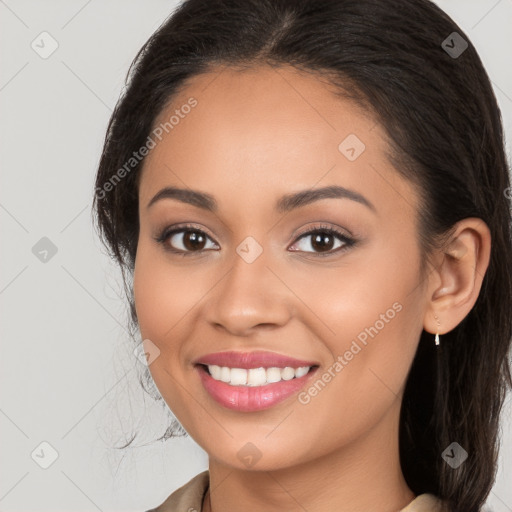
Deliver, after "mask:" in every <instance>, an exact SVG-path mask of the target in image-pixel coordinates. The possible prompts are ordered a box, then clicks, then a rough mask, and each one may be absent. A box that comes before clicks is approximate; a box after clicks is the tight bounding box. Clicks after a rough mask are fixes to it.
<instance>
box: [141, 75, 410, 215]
mask: <svg viewBox="0 0 512 512" xmlns="http://www.w3.org/2000/svg"><path fill="white" fill-rule="evenodd" d="M191 98H192V99H193V100H195V102H196V104H195V106H194V107H193V108H189V107H188V106H187V105H189V104H191V102H190V99H191ZM171 118H173V119H172V123H169V121H170V120H171ZM165 123H167V130H163V132H162V135H161V140H157V141H156V142H157V143H156V145H155V147H154V148H153V149H152V150H151V151H150V153H149V155H148V156H147V157H146V160H145V163H144V170H143V173H142V177H141V184H140V198H141V203H143V202H144V201H145V202H147V201H149V200H150V198H151V197H152V196H153V195H154V194H155V193H156V192H157V191H158V190H159V189H160V188H162V187H165V186H168V185H175V186H179V187H184V188H187V187H188V188H192V189H195V190H198V189H199V190H203V191H207V192H208V193H210V194H212V195H214V196H215V197H219V198H220V201H219V202H220V203H222V201H223V200H225V201H228V200H229V202H231V203H233V202H234V201H235V200H236V198H243V201H242V202H243V204H244V205H245V206H246V207H247V206H248V205H250V204H252V203H254V204H255V205H256V204H257V205H258V206H261V203H262V200H264V199H267V200H268V201H269V205H270V204H272V206H273V205H274V202H275V198H276V197H277V196H281V195H282V194H284V193H289V192H292V191H294V190H303V189H305V188H312V187H314V186H315V185H316V184H318V186H320V185H321V186H327V185H341V186H346V187H351V188H354V189H357V190H359V191H363V190H364V191H365V195H366V196H370V197H372V196H373V197H375V198H376V200H377V201H379V200H380V201H381V202H382V200H383V199H384V200H385V199H386V198H387V199H388V200H389V201H395V202H396V199H397V198H400V197H402V198H403V197H404V196H403V194H405V195H406V196H411V195H412V193H413V192H412V189H411V185H410V184H409V183H407V182H405V181H404V180H403V179H402V178H400V177H399V175H398V174H397V173H396V171H395V170H394V169H393V168H392V166H391V164H390V163H389V162H388V160H387V158H386V156H385V152H386V151H387V144H386V139H385V133H384V131H383V129H382V128H381V126H380V125H379V124H378V123H376V122H375V120H374V119H373V118H372V117H371V116H369V115H368V114H367V113H366V112H364V111H363V110H362V109H360V108H359V107H358V106H357V105H356V104H355V103H353V102H352V101H349V100H347V99H343V98H341V97H339V96H336V95H335V94H334V87H333V86H332V85H330V84H329V83H328V82H327V81H326V80H325V79H322V77H321V76H320V75H313V74H310V73H305V72H301V71H298V70H296V69H294V68H291V67H280V68H270V67H258V68H251V69H248V70H243V71H240V70H236V69H233V68H226V67H224V68H218V69H216V70H215V71H213V72H208V73H205V74H201V75H197V76H194V77H192V78H191V79H190V80H189V81H188V82H187V84H186V85H185V86H184V87H183V88H182V89H181V90H180V92H179V93H178V94H177V95H176V96H175V97H174V98H173V99H172V100H171V102H170V103H169V105H168V106H167V107H166V108H165V109H164V110H163V111H162V112H161V114H160V116H159V117H158V118H157V120H156V121H155V124H154V127H162V126H165ZM384 183H387V184H388V185H387V187H385V186H384V187H383V184H384ZM386 188H387V189H388V190H385V189H386ZM377 196H378V197H379V198H378V199H377ZM372 202H374V201H373V200H372ZM410 202H411V201H409V203H410ZM221 207H222V204H221Z"/></svg>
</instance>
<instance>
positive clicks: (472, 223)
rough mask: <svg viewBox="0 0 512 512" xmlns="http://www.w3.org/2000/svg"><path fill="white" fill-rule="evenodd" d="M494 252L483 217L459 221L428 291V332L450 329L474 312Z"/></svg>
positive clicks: (426, 313)
mask: <svg viewBox="0 0 512 512" xmlns="http://www.w3.org/2000/svg"><path fill="white" fill-rule="evenodd" d="M490 251H491V234H490V231H489V228H488V226H487V224H486V223H485V222H484V221H483V220H482V219H479V218H476V217H471V218H467V219H463V220H461V221H459V222H458V223H457V225H456V229H455V230H454V232H453V234H452V236H451V238H450V240H449V241H448V243H447V244H446V245H445V246H444V247H443V248H442V249H439V252H440V254H439V256H440V257H439V261H440V263H439V264H438V265H437V268H436V269H435V271H434V272H433V277H435V279H431V282H432V286H431V287H429V289H428V292H427V293H428V294H429V296H428V297H427V300H428V305H427V308H426V311H425V318H424V329H425V330H426V331H427V332H430V333H433V334H436V333H439V334H443V333H446V332H449V331H451V330H453V329H454V328H455V327H456V326H457V325H458V324H459V323H460V322H461V321H462V320H463V319H464V318H465V317H466V316H467V314H468V313H469V312H470V311H471V309H472V308H473V306H474V305H475V302H476V300H477V298H478V295H479V293H480V290H481V287H482V282H483V279H484V275H485V272H486V271H487V268H488V265H489V259H490ZM436 316H437V319H436V318H435V317H436Z"/></svg>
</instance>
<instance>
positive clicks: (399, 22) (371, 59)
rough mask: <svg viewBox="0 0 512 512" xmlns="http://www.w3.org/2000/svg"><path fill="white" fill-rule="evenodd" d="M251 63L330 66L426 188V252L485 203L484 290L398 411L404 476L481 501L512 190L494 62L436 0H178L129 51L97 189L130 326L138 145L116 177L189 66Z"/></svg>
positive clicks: (494, 400)
mask: <svg viewBox="0 0 512 512" xmlns="http://www.w3.org/2000/svg"><path fill="white" fill-rule="evenodd" d="M454 33H455V34H454ZM260 64H265V65H271V66H275V67H278V66H282V65H291V66H294V67H296V68H297V69H301V70H305V71H308V72H311V73H313V74H315V75H316V76H318V77H319V78H320V77H321V78H322V79H325V78H327V79H328V80H329V81H330V83H332V84H334V85H335V86H336V90H337V92H338V93H339V94H340V96H343V97H345V98H350V99H351V100H352V101H354V102H357V104H359V105H360V106H361V107H363V108H364V109H366V110H367V111H368V112H369V113H371V114H372V115H373V116H374V118H375V119H376V120H377V121H378V122H379V123H380V124H381V125H382V127H383V128H384V130H385V133H386V136H387V137H388V141H387V142H388V147H389V148H390V154H389V155H388V156H389V158H390V161H391V162H392V163H393V165H394V166H395V168H396V170H397V172H398V173H400V175H401V176H402V177H403V178H405V179H408V180H410V182H412V183H414V184H415V185H416V186H417V189H418V190H419V191H420V196H421V201H420V203H421V204H420V207H419V219H420V228H419V233H418V236H419V240H420V242H421V248H422V256H423V257H424V259H423V260H422V261H426V259H427V257H428V255H429V254H430V253H431V251H432V249H433V248H435V247H437V245H436V244H437V241H438V240H439V239H440V238H439V237H440V236H441V237H442V235H443V234H446V233H449V231H450V229H451V228H453V226H454V224H455V223H456V222H458V221H459V220H461V219H464V218H467V217H479V218H481V219H482V220H483V221H484V222H485V223H486V224H487V225H488V227H489V229H490V232H491V237H492V244H491V245H492V247H491V256H490V262H489V266H488V269H487V272H486V274H485V276H484V279H483V283H482V288H481V291H480V294H479V296H478V299H477V301H476V303H475V305H474V306H473V308H472V309H471V311H470V312H469V313H468V314H467V316H466V317H465V318H464V320H463V321H462V322H461V323H460V324H459V325H458V326H457V327H456V328H455V329H453V330H452V331H451V332H449V333H447V334H444V335H443V336H442V344H441V345H440V346H439V347H435V348H433V347H434V344H433V341H432V335H430V334H429V333H427V332H425V331H423V332H422V334H421V337H420V340H419V345H418V350H417V353H416V355H415V358H414V361H413V363H412V366H411V369H410V372H409V374H408V377H407V382H406V387H405V391H404V397H403V402H402V408H401V413H400V445H399V449H400V461H401V466H402V471H403V473H404V477H405V479H406V481H407V484H408V485H409V487H410V488H411V489H412V490H413V492H414V493H416V494H420V493H423V492H431V493H434V494H436V495H437V496H439V497H440V498H442V499H443V500H445V501H446V503H447V504H449V506H450V508H451V510H452V511H453V512H477V511H479V510H480V508H481V506H482V504H483V503H484V501H485V499H486V497H487V496H488V494H489V492H490V490H491V488H492V485H493V483H494V479H495V476H496V471H497V458H498V450H499V433H500V431H499V426H500V413H501V410H502V406H503V402H504V399H505V397H506V393H507V390H508V389H509V388H510V387H512V378H511V369H510V363H509V361H508V354H509V349H510V343H511V338H512V275H511V270H510V264H511V262H512V233H511V201H510V197H511V195H512V194H511V192H512V189H511V188H510V178H509V167H508V163H507V158H506V155H505V150H504V147H505V141H504V134H503V128H502V120H501V114H500V110H499V108H498V105H497V101H496V97H495V95H494V93H493V89H492V87H491V84H490V80H489V77H488V75H487V73H486V71H485V69H484V67H483V65H482V62H481V60H480V58H479V56H478V54H477V52H476V50H475V48H474V47H473V45H472V44H471V42H470V40H469V38H468V37H467V36H466V34H465V33H464V32H463V31H462V30H461V29H460V27H459V26H458V25H456V24H455V23H454V21H453V20H452V19H451V18H450V17H449V16H448V15H447V14H445V13H444V12H443V11H442V10H441V9H440V8H438V7H437V6H436V5H435V4H434V3H432V2H430V1H429V0H208V1H204V0H187V1H185V2H183V3H182V4H181V5H180V6H178V8H177V9H176V10H175V11H174V12H173V13H172V14H171V15H170V16H169V18H168V19H167V20H165V22H164V23H163V24H162V25H161V26H160V27H159V29H158V30H157V31H156V32H155V33H154V34H153V35H152V36H151V37H150V39H149V40H148V41H147V42H146V43H145V44H144V46H143V47H142V48H141V50H140V51H139V53H138V54H137V56H136V57H135V59H134V61H133V63H132V65H131V66H130V69H129V71H128V74H127V77H126V88H125V90H124V92H123V94H122V96H121V98H120V100H119V101H118V103H117V105H116V107H115V110H114V112H113V114H112V116H111V118H110V122H109V124H108V128H107V133H106V137H105V142H104V147H103V152H102V155H101V159H100V163H99V168H98V172H97V177H96V184H95V193H94V205H93V213H94V214H95V221H96V223H97V229H98V232H99V235H100V237H101V239H102V241H103V242H104V244H105V246H106V247H107V248H108V251H109V254H110V255H111V256H112V257H113V258H114V260H115V261H116V262H117V263H118V264H119V265H120V268H121V269H122V271H123V282H124V285H125V291H126V294H127V298H128V303H129V305H130V311H131V323H132V327H136V326H137V317H136V312H135V307H134V300H133V287H132V280H131V278H132V277H133V268H134V262H135V256H136V251H137V241H138V232H139V219H138V177H139V176H140V169H141V166H142V164H143V162H144V160H141V161H140V162H138V163H137V164H136V165H133V168H131V169H130V170H129V172H125V173H123V177H122V179H119V176H120V174H119V172H118V171H119V169H121V168H122V167H123V165H125V164H126V162H127V161H129V159H130V157H131V156H132V153H133V151H134V150H137V149H138V148H140V147H142V146H143V145H144V143H145V142H146V140H147V137H148V135H149V134H150V132H151V130H152V128H153V124H154V122H155V119H156V118H157V116H158V114H159V113H161V112H162V110H163V108H165V107H166V106H167V105H168V104H169V102H171V101H172V98H173V97H174V96H175V94H176V93H177V92H178V91H179V90H180V88H183V87H185V86H186V81H187V79H189V78H191V77H193V76H194V75H198V74H200V73H202V72H207V71H212V70H215V69H216V67H217V66H220V65H222V66H225V65H227V66H232V67H240V68H250V67H255V66H258V65H260ZM125 169H126V167H125ZM116 173H117V175H116ZM116 176H117V178H116ZM114 179H115V180H116V181H115V183H114ZM107 183H110V184H111V186H110V187H106V186H105V185H106V184H107ZM422 268H424V267H422ZM147 378H148V379H149V376H147ZM452 442H457V443H458V444H459V445H460V446H461V447H462V448H464V449H465V450H466V451H467V453H468V458H467V460H466V461H465V462H464V463H463V464H461V465H460V466H459V467H457V468H452V467H451V466H450V465H448V464H447V463H446V462H445V460H444V458H443V456H442V454H443V452H444V450H445V449H446V448H447V447H449V446H450V445H451V443H452Z"/></svg>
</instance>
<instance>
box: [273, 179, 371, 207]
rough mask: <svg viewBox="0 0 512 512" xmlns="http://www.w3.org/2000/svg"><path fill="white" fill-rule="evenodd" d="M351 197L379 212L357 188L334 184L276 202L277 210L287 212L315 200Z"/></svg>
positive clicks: (303, 191) (305, 191)
mask: <svg viewBox="0 0 512 512" xmlns="http://www.w3.org/2000/svg"><path fill="white" fill-rule="evenodd" d="M331 198H333V199H350V200H352V201H356V202H358V203H361V204H363V205H364V206H366V207H367V208H369V209H370V210H372V211H373V213H375V214H376V213H377V209H376V208H375V206H374V205H373V203H372V202H371V201H369V200H368V199H366V197H364V196H363V195H361V194H360V193H359V192H356V191H355V190H351V189H348V188H345V187H340V186H337V185H332V186H329V187H323V188H314V189H309V190H302V191H300V192H296V193H294V194H289V195H285V196H283V197H282V198H281V199H279V200H278V201H277V203H276V210H277V211H278V212H280V213H286V212H289V211H291V210H294V209H296V208H300V207H302V206H306V205H308V204H310V203H312V202H314V201H320V200H321V199H331Z"/></svg>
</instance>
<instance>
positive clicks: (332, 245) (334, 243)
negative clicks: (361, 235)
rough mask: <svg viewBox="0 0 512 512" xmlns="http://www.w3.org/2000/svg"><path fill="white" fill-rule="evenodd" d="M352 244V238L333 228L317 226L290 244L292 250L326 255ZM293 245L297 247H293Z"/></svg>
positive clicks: (353, 242) (353, 241)
mask: <svg viewBox="0 0 512 512" xmlns="http://www.w3.org/2000/svg"><path fill="white" fill-rule="evenodd" d="M354 244H355V240H354V239H352V238H350V237H348V236H347V235H345V234H343V233H341V232H338V231H337V230H335V229H332V228H320V229H318V228H317V229H314V230H311V231H308V232H307V233H303V234H302V235H300V236H299V238H298V240H297V242H295V243H294V245H293V246H292V250H294V251H303V252H310V253H313V254H317V255H319V256H323V255H326V256H327V255H329V254H334V253H338V252H340V251H343V250H345V249H348V248H350V247H351V246H353V245H354ZM293 247H297V248H295V249H293Z"/></svg>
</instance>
